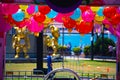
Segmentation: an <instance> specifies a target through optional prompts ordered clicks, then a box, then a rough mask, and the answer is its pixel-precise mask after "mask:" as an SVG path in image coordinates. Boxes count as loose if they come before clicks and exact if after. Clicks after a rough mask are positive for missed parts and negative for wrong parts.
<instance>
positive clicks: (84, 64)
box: [5, 60, 116, 75]
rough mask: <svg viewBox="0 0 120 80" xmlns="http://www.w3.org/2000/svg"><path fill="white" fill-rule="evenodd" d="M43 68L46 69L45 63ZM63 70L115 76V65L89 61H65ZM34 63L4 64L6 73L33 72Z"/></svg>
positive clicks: (59, 64) (57, 63)
mask: <svg viewBox="0 0 120 80" xmlns="http://www.w3.org/2000/svg"><path fill="white" fill-rule="evenodd" d="M62 64H63V63H62V62H55V63H53V69H56V68H61V67H62ZM44 67H45V68H47V66H46V63H44ZM64 67H65V68H70V69H72V70H74V71H76V72H84V73H109V74H113V75H115V74H116V63H115V62H107V61H91V60H65V62H64ZM35 68H36V63H6V69H5V70H6V71H33V69H35Z"/></svg>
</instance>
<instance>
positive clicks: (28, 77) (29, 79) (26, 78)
mask: <svg viewBox="0 0 120 80" xmlns="http://www.w3.org/2000/svg"><path fill="white" fill-rule="evenodd" d="M37 72H38V73H39V72H40V73H41V72H42V71H41V70H40V71H39V70H37ZM77 74H78V75H79V76H80V78H81V80H90V79H95V78H97V79H98V80H116V79H115V78H116V76H115V75H110V74H105V73H83V72H77ZM59 75H60V76H61V77H62V76H64V74H62V73H61V74H59ZM44 76H45V75H44V74H34V72H33V71H5V76H4V80H43V79H44ZM57 76H58V75H57ZM65 76H67V77H71V76H70V75H69V73H67V74H65Z"/></svg>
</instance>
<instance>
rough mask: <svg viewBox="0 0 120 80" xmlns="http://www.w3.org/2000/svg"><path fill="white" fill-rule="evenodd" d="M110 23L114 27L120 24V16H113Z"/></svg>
mask: <svg viewBox="0 0 120 80" xmlns="http://www.w3.org/2000/svg"><path fill="white" fill-rule="evenodd" d="M110 22H111V23H112V24H113V25H117V24H118V23H120V14H115V15H114V16H112V18H111V21H110Z"/></svg>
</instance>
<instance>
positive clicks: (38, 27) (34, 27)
mask: <svg viewBox="0 0 120 80" xmlns="http://www.w3.org/2000/svg"><path fill="white" fill-rule="evenodd" d="M27 27H28V30H29V31H31V32H41V31H42V30H43V28H44V25H43V24H39V23H38V22H36V21H35V20H34V18H33V17H31V18H30V23H29V24H28V26H27Z"/></svg>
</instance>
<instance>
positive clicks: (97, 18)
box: [95, 15, 105, 21]
mask: <svg viewBox="0 0 120 80" xmlns="http://www.w3.org/2000/svg"><path fill="white" fill-rule="evenodd" d="M104 19H105V17H104V16H98V15H95V20H96V21H103V20H104Z"/></svg>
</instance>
